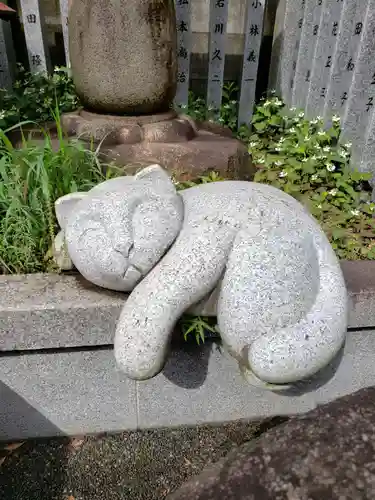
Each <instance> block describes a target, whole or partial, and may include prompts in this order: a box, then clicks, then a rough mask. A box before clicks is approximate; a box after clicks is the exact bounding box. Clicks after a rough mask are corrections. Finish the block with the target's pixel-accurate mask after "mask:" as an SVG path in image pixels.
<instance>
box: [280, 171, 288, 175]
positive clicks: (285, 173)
mask: <svg viewBox="0 0 375 500" xmlns="http://www.w3.org/2000/svg"><path fill="white" fill-rule="evenodd" d="M287 175H288V172H285V170H283V171H282V172H280V173H279V177H286V176H287Z"/></svg>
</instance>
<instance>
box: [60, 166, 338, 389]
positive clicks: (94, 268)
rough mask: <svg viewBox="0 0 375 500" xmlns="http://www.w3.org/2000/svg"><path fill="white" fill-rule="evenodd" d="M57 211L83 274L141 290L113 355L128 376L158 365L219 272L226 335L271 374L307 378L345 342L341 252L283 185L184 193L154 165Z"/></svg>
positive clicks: (248, 362)
mask: <svg viewBox="0 0 375 500" xmlns="http://www.w3.org/2000/svg"><path fill="white" fill-rule="evenodd" d="M78 197H79V195H77V194H75V195H74V200H76V199H77V198H78ZM66 207H67V210H68V212H69V211H70V213H71V215H69V214H67V213H66V211H65V208H66ZM56 211H57V216H58V220H59V221H62V226H63V229H64V230H65V232H66V239H67V245H68V252H69V255H70V257H71V259H72V261H73V263H74V265H75V266H76V267H77V269H78V270H79V271H80V272H81V273H82V274H83V276H84V277H85V278H86V279H88V280H89V281H92V282H93V283H95V284H97V285H99V286H103V287H106V288H110V289H113V290H124V291H125V290H131V289H132V288H134V287H135V288H134V290H133V292H132V293H131V294H130V296H129V298H128V300H127V302H126V304H125V306H124V308H123V310H122V312H121V315H120V319H119V322H118V325H117V330H116V336H115V355H116V359H117V362H118V364H119V366H120V367H121V369H122V370H124V371H125V373H126V374H127V375H128V376H129V377H131V378H136V379H145V378H149V377H152V376H153V375H155V374H157V373H158V372H159V371H160V370H161V369H162V367H163V365H164V363H165V359H166V355H167V351H168V347H169V342H170V336H171V333H172V331H173V328H174V325H175V323H176V321H177V320H178V318H179V317H180V316H181V315H182V314H183V313H184V312H185V311H186V310H187V309H188V308H189V307H191V306H192V305H193V304H195V303H196V302H198V301H200V300H201V299H203V298H204V297H205V296H206V295H207V294H208V293H209V292H210V291H212V290H213V289H214V287H215V286H216V285H217V283H218V282H219V280H220V279H221V278H222V277H223V275H224V279H223V281H222V284H221V286H220V293H219V300H218V324H219V329H220V333H221V336H222V339H223V341H224V344H225V345H226V347H227V348H228V349H229V351H230V352H231V353H232V354H233V355H234V356H235V357H236V358H237V359H238V361H239V362H240V364H241V365H243V366H244V367H245V368H246V369H247V370H248V371H250V372H251V373H254V376H255V377H256V378H259V379H261V380H262V381H263V382H265V383H271V384H287V383H293V382H296V381H298V380H300V379H304V378H306V377H309V376H311V375H313V374H315V373H316V372H317V371H319V370H320V369H321V368H323V367H324V366H326V365H327V364H328V363H329V362H330V361H331V360H332V359H333V358H334V356H335V355H336V354H337V353H338V351H339V349H340V347H341V346H342V344H343V342H344V338H345V330H346V325H347V311H346V309H347V295H346V289H345V284H344V280H343V276H342V272H341V269H340V266H339V263H338V261H337V259H336V256H335V254H334V252H333V250H332V248H331V246H330V244H329V242H328V240H327V239H326V237H325V235H324V233H323V232H322V230H321V229H320V227H319V226H318V224H317V223H316V222H315V220H314V219H313V218H312V217H311V216H310V215H309V214H308V213H307V212H306V211H305V209H304V208H303V207H302V205H300V204H299V203H298V202H297V201H296V200H294V199H293V198H292V197H290V196H289V195H287V194H285V193H283V192H281V191H279V190H277V189H275V188H272V187H270V186H266V185H261V184H255V183H254V184H253V183H247V182H241V181H238V182H236V181H227V182H219V183H211V184H205V185H200V186H197V187H194V188H191V189H187V190H185V191H183V192H181V194H178V193H176V191H175V188H174V186H173V184H172V183H171V181H170V179H169V177H168V176H167V174H166V173H165V172H164V171H163V170H162V169H161V168H160V167H159V166H158V165H154V166H150V167H148V168H147V169H144V170H142V171H141V172H139V173H138V174H137V175H136V176H135V177H134V178H132V177H121V178H117V179H112V180H110V181H106V182H104V183H102V184H100V185H99V186H97V187H95V188H94V189H93V190H91V191H90V192H89V193H88V194H83V195H82V200H81V201H78V202H77V203H76V205H74V204H73V203H72V201H71V196H70V195H68V196H66V197H63V198H61V199H60V200H58V201H57V203H56ZM64 221H67V222H64ZM175 238H176V240H175ZM174 240H175V241H174ZM172 243H173V245H172ZM168 249H169V250H168ZM163 255H164V257H163ZM162 257H163V258H162ZM142 278H143V279H142Z"/></svg>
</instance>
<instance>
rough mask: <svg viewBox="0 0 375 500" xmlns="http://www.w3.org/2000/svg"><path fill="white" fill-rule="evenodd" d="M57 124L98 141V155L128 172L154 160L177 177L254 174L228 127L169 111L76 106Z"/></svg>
mask: <svg viewBox="0 0 375 500" xmlns="http://www.w3.org/2000/svg"><path fill="white" fill-rule="evenodd" d="M62 126H63V129H64V131H65V132H66V133H67V134H68V136H75V137H78V138H80V139H81V140H83V141H85V142H90V141H93V142H94V143H96V144H98V145H100V147H99V151H100V153H101V157H102V158H103V159H104V160H105V161H107V162H109V161H113V162H114V163H115V164H116V165H118V166H121V167H124V170H125V171H127V172H128V173H133V172H134V170H135V169H138V168H139V167H141V166H143V165H145V164H150V163H160V164H161V165H162V166H163V167H164V168H166V169H167V170H168V171H169V173H170V174H171V175H173V176H174V177H175V178H176V179H178V180H190V179H196V178H197V177H199V176H200V175H203V174H205V173H207V172H209V171H215V172H218V173H219V174H220V175H222V176H224V177H226V178H237V179H248V180H250V179H251V178H252V175H253V173H254V171H253V167H252V163H251V159H250V156H249V154H248V153H247V150H246V147H245V146H244V145H243V144H242V143H241V142H239V141H237V140H236V139H235V138H233V136H232V133H231V131H230V130H229V129H227V128H225V127H221V126H218V125H215V124H213V123H211V122H203V123H199V122H195V121H194V120H192V119H191V118H190V117H188V116H186V115H177V113H176V112H174V111H168V112H166V113H160V114H155V115H142V116H131V117H123V116H115V115H101V114H96V113H91V112H88V111H86V110H79V111H76V112H74V113H68V114H65V115H63V116H62Z"/></svg>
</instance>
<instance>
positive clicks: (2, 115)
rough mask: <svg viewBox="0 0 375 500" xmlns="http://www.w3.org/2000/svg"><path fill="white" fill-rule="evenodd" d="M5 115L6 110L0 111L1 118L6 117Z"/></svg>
mask: <svg viewBox="0 0 375 500" xmlns="http://www.w3.org/2000/svg"><path fill="white" fill-rule="evenodd" d="M5 116H6V113H5V111H0V120H2V119H3V118H5Z"/></svg>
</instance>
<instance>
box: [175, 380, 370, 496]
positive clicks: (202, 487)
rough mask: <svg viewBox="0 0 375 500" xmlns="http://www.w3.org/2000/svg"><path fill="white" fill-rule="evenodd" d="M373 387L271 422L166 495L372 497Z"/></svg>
mask: <svg viewBox="0 0 375 500" xmlns="http://www.w3.org/2000/svg"><path fill="white" fill-rule="evenodd" d="M374 422H375V388H374V387H371V388H368V389H363V390H361V391H358V392H357V393H355V394H352V395H350V396H346V397H344V398H341V399H338V400H336V401H333V402H331V403H329V404H328V405H325V406H322V407H320V408H317V409H316V410H314V411H312V412H310V413H308V414H306V415H304V416H301V417H296V418H293V419H291V420H289V421H288V422H287V423H285V424H283V425H280V426H278V427H274V428H273V429H271V430H269V431H268V432H266V433H265V434H263V435H262V436H261V437H260V438H259V439H258V440H256V441H251V442H249V443H246V444H245V445H243V446H241V447H240V448H239V449H238V450H235V451H233V452H231V453H230V454H229V455H228V456H227V457H226V458H225V459H224V460H223V461H221V462H220V463H219V464H217V465H214V466H212V467H211V469H207V470H206V471H205V472H203V473H202V474H201V475H200V476H198V477H197V478H195V479H193V480H191V481H190V482H189V483H187V484H186V485H184V486H183V487H182V488H181V489H179V490H178V491H177V492H175V493H174V494H172V495H170V496H169V497H168V498H169V499H170V500H184V499H186V500H216V499H218V498H225V499H226V500H242V499H243V500H245V499H246V500H271V499H272V500H274V499H280V500H281V499H290V500H292V499H293V500H294V499H295V500H297V499H298V500H310V499H312V498H319V499H321V500H372V499H373V498H374V496H375V459H374V446H375V423H374Z"/></svg>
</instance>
